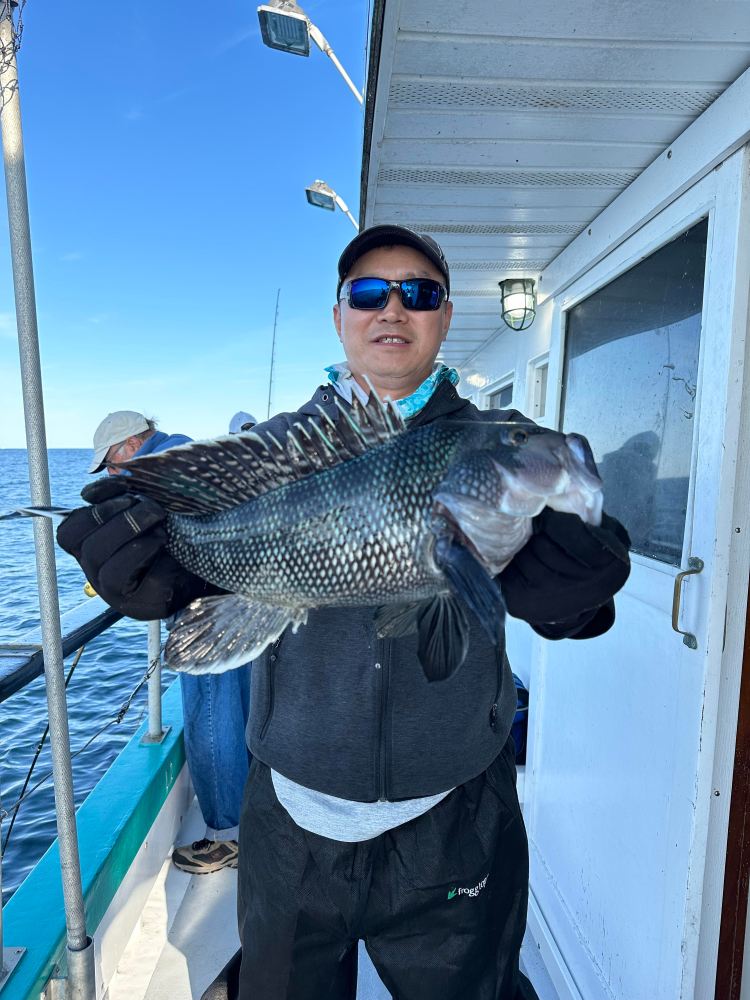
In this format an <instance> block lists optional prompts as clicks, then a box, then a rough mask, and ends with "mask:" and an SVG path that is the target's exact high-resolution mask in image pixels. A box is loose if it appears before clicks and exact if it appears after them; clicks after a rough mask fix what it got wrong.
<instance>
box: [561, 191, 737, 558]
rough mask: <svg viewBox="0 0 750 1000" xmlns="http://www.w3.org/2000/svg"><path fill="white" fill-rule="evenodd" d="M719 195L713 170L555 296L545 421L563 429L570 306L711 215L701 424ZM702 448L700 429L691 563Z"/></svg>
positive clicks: (686, 542)
mask: <svg viewBox="0 0 750 1000" xmlns="http://www.w3.org/2000/svg"><path fill="white" fill-rule="evenodd" d="M716 199H717V190H716V183H715V178H714V176H713V175H709V176H708V177H706V178H704V179H703V180H702V181H699V183H698V184H696V185H695V187H694V188H691V189H690V190H689V191H687V192H685V194H683V195H682V196H681V197H680V198H678V199H677V200H676V201H674V202H673V203H672V204H671V205H669V206H668V207H667V208H665V209H664V210H663V211H662V212H661V213H660V214H659V215H657V216H656V217H655V218H653V219H651V220H650V221H649V222H647V223H646V224H645V225H644V226H642V227H641V228H640V229H639V230H637V231H636V232H634V233H633V234H631V235H630V236H628V237H627V239H624V240H623V241H622V242H621V243H620V245H619V246H618V247H616V248H615V249H614V250H613V251H612V253H611V254H609V255H608V256H607V257H606V258H604V260H601V261H599V262H598V263H596V264H594V265H593V266H592V267H591V269H590V270H588V271H587V272H586V273H584V274H582V275H580V276H579V277H578V278H576V279H575V280H574V281H572V282H571V283H570V284H569V285H568V286H567V288H565V289H564V290H563V291H561V292H560V294H559V295H557V296H555V298H554V300H553V307H552V316H551V331H550V333H551V336H550V349H549V369H548V371H547V400H548V405H549V411H548V414H547V418H548V419H547V420H545V421H544V423H545V425H546V426H549V427H554V428H556V429H558V430H560V429H561V428H560V424H561V416H562V414H561V403H562V376H563V370H564V364H565V348H566V334H567V314H568V312H569V310H571V309H572V308H573V307H574V306H576V305H578V303H579V302H582V301H583V300H584V299H587V298H589V297H590V296H591V295H593V294H594V293H595V292H598V291H601V290H602V289H603V288H605V287H606V286H607V285H609V284H611V282H613V281H614V280H616V279H617V278H619V277H620V276H621V275H623V274H624V273H625V272H626V271H629V270H631V268H633V267H635V265H636V264H640V263H641V262H642V261H644V260H647V259H648V258H649V257H650V256H652V254H654V253H655V252H656V251H657V250H660V249H661V248H662V247H663V246H665V245H666V244H668V243H670V242H671V241H672V240H674V239H676V238H677V237H678V236H680V234H681V233H684V232H685V231H686V230H688V229H690V228H691V226H694V225H695V224H696V223H698V222H699V221H700V220H701V219H707V221H708V234H707V238H706V265H705V271H704V275H703V309H702V312H701V342H700V348H699V354H698V374H697V386H698V393H697V396H696V405H695V414H694V420H695V426H696V428H697V427H698V426H699V421H700V408H701V405H702V400H703V397H704V395H705V391H704V387H703V382H704V366H705V350H704V338H705V329H706V322H707V315H710V310H711V281H710V278H711V273H712V267H716V266H717V265H716V262H715V261H713V247H714V243H715V239H714V231H715V225H716V222H715V213H716ZM698 447H699V435H698V434H697V433H695V434H694V435H693V442H692V450H691V455H690V471H689V480H690V481H689V487H688V498H687V510H686V514H685V528H684V532H683V538H682V558H681V564H682V565H685V564H686V562H687V558H688V556H689V554H690V553H689V549H690V547H691V536H692V527H693V517H694V509H695V472H696V463H697V452H698ZM630 557H631V561H632V562H634V563H642V564H643V565H645V566H648V567H649V568H650V569H657V570H659V571H661V572H665V573H667V574H668V575H670V576H672V577H673V576H674V575H675V574H676V573H677V572H679V569H680V567H679V566H674V565H671V564H667V563H663V562H661V561H660V560H658V559H656V558H654V557H652V556H647V555H643V554H642V553H640V552H631V553H630Z"/></svg>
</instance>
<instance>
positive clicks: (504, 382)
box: [482, 368, 516, 410]
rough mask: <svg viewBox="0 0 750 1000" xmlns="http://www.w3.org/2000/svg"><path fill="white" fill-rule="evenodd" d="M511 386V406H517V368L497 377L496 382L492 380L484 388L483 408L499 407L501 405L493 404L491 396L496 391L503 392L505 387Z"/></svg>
mask: <svg viewBox="0 0 750 1000" xmlns="http://www.w3.org/2000/svg"><path fill="white" fill-rule="evenodd" d="M508 386H510V389H511V397H510V408H513V407H514V406H515V402H516V400H515V396H516V371H515V368H514V369H512V370H511V371H509V372H506V373H505V374H504V375H503V376H502V377H501V378H498V379H495V381H494V382H490V383H489V384H488V385H486V386H485V387H484V388H483V389H482V399H483V403H482V409H483V410H493V409H499V407H495V406H492V405H491V403H490V397H491V396H494V395H495V393H496V392H502V391H503V389H507V388H508Z"/></svg>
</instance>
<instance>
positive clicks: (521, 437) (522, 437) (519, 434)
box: [510, 427, 529, 444]
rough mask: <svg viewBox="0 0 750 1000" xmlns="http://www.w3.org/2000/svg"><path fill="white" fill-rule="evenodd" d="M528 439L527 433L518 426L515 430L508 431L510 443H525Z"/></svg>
mask: <svg viewBox="0 0 750 1000" xmlns="http://www.w3.org/2000/svg"><path fill="white" fill-rule="evenodd" d="M528 440H529V435H528V434H527V433H526V431H523V430H521V428H520V427H517V428H516V429H515V430H513V431H511V432H510V443H511V444H526V442H527V441H528Z"/></svg>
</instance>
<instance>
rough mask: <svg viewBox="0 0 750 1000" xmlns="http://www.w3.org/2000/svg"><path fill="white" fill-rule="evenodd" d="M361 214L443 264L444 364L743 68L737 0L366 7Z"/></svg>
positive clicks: (745, 44)
mask: <svg viewBox="0 0 750 1000" xmlns="http://www.w3.org/2000/svg"><path fill="white" fill-rule="evenodd" d="M370 51H371V57H370V60H371V61H370V71H369V79H368V101H367V108H366V124H365V144H364V159H363V167H362V193H361V194H362V197H361V205H362V220H363V222H364V223H365V224H366V225H374V224H377V223H382V222H399V223H402V224H404V225H407V226H410V227H413V228H415V229H417V230H419V231H420V232H427V233H430V234H432V235H433V236H434V237H435V238H436V239H437V240H438V241H439V242H440V244H441V245H442V246H443V248H444V249H445V252H446V256H447V257H448V260H449V263H450V265H451V283H452V286H453V297H454V298H455V299H456V300H457V302H456V318H455V319H454V323H453V326H452V328H451V337H450V338H449V340H448V341H447V342H446V345H445V349H444V352H443V356H444V357H445V360H447V361H449V362H451V363H455V364H460V363H461V362H462V361H463V360H466V359H467V358H468V357H469V356H471V355H473V354H475V353H476V352H477V350H478V349H480V348H481V346H482V345H483V344H484V343H485V342H486V341H487V339H488V337H489V336H491V335H492V334H493V333H494V331H495V330H496V329H497V328H498V323H499V309H498V304H499V292H498V281H500V279H502V278H505V277H510V276H513V275H516V276H519V277H520V276H526V277H534V276H536V275H538V274H539V272H541V271H543V270H544V268H545V267H546V266H547V265H548V264H549V263H550V261H552V260H553V259H554V258H555V257H556V256H557V255H558V254H559V253H560V252H561V250H563V249H564V248H565V247H566V246H567V245H568V244H569V243H570V242H571V241H572V240H573V239H575V237H576V236H577V235H578V234H579V233H581V232H582V231H583V230H584V229H586V227H587V226H588V225H589V223H590V222H591V221H592V220H593V219H594V218H596V216H597V215H598V214H599V212H601V210H602V209H603V208H605V207H606V206H607V205H608V204H609V203H610V202H611V201H613V200H614V198H616V197H617V195H618V194H619V193H620V192H621V191H622V190H623V189H624V188H626V187H627V186H628V185H629V184H630V183H631V182H632V181H633V180H634V179H635V178H636V177H637V176H638V175H639V174H640V172H641V171H642V170H644V168H646V167H647V166H648V165H649V164H650V163H651V162H652V161H653V160H654V159H656V157H657V156H658V155H659V154H660V153H661V152H663V151H664V150H665V149H666V148H667V147H668V146H669V145H670V143H671V142H673V141H674V139H675V138H676V137H677V136H678V135H680V134H681V133H682V132H684V130H685V129H686V128H687V127H688V126H689V125H690V124H691V122H692V121H693V120H694V119H696V118H697V117H698V116H699V115H701V113H702V112H703V111H705V109H706V108H707V107H709V105H710V104H711V103H712V102H713V101H715V100H716V98H717V97H718V96H719V95H720V94H721V93H722V92H723V91H724V90H725V89H726V88H727V87H728V86H730V85H731V84H732V83H733V82H734V81H735V80H736V79H737V78H738V77H739V76H740V75H741V74H742V73H743V72H744V71H745V70H746V69H747V68H748V66H750V2H748V0H689V2H685V0H681V2H676V0H660V2H659V3H645V2H643V0H640V2H638V3H635V2H633V0H524V2H517V0H514V2H507V0H506V2H500V0H385V3H383V2H382V0H374V3H373V29H372V38H371V45H370Z"/></svg>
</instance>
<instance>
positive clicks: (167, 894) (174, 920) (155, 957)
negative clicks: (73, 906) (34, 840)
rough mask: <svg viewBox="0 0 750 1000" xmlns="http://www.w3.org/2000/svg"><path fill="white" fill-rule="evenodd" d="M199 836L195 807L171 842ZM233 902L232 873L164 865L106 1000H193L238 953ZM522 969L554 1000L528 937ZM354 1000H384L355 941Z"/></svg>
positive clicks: (541, 998)
mask: <svg viewBox="0 0 750 1000" xmlns="http://www.w3.org/2000/svg"><path fill="white" fill-rule="evenodd" d="M204 829H205V828H204V825H203V821H202V818H201V815H200V811H199V810H198V806H197V803H196V802H195V801H194V802H193V805H192V807H191V808H190V810H189V812H188V813H187V815H186V817H185V820H184V822H183V825H182V829H181V830H180V833H179V836H178V837H177V842H178V843H188V842H190V841H193V840H198V839H199V838H200V837H202V836H203V833H204ZM236 899H237V873H236V872H235V871H229V870H225V871H221V872H215V873H214V874H212V875H193V876H190V875H187V874H186V873H184V872H181V871H179V870H178V869H177V868H175V866H174V865H173V864H172V863H171V860H170V858H167V859H166V861H165V862H164V865H163V866H162V869H161V871H160V873H159V876H158V878H157V879H156V882H155V883H154V886H153V889H152V891H151V893H150V895H149V897H148V900H147V902H146V905H145V906H144V908H143V911H142V914H141V917H140V920H139V922H138V925H137V926H136V928H135V930H134V931H133V934H132V936H131V938H130V941H129V942H128V945H127V947H126V949H125V952H124V953H123V956H122V958H121V960H120V962H119V965H118V967H117V971H116V973H115V975H114V977H113V978H112V981H111V982H110V985H109V990H108V992H107V995H106V1000H176V998H181V1000H182V998H184V1000H187V998H191V1000H199V998H200V997H201V994H202V993H203V991H204V990H205V989H206V988H207V987H208V986H209V985H210V983H211V982H212V981H213V980H214V978H215V977H216V976H217V975H218V973H219V972H220V971H221V969H222V968H223V967H224V965H225V964H226V963H227V962H228V961H229V959H230V958H231V957H232V955H233V954H234V953H235V951H236V950H237V948H238V947H239V939H238V937H237V923H236V915H235V914H236ZM521 962H522V967H523V968H524V971H525V972H526V974H527V975H528V976H529V978H530V979H531V981H532V982H533V984H534V986H535V988H536V990H537V993H538V995H539V1000H559V997H558V994H557V992H556V991H555V989H554V987H553V986H552V983H551V981H550V979H549V977H548V975H547V972H546V970H545V968H544V965H543V964H542V961H541V958H540V957H539V952H538V949H537V948H536V946H535V944H534V942H533V940H531V938H530V936H529V935H528V934H527V938H526V940H525V941H524V947H523V950H522V952H521ZM357 1000H390V994H389V993H388V991H387V990H386V988H385V986H383V984H382V982H381V981H380V979H379V977H378V975H377V973H376V971H375V969H374V967H373V965H372V963H371V962H370V959H369V957H368V955H367V952H366V951H365V948H364V946H363V944H362V942H360V956H359V986H358V991H357Z"/></svg>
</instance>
